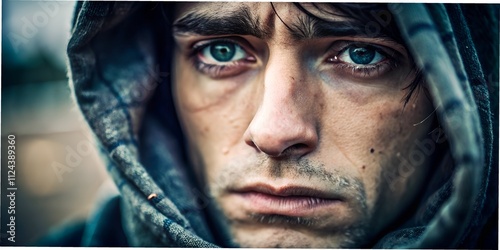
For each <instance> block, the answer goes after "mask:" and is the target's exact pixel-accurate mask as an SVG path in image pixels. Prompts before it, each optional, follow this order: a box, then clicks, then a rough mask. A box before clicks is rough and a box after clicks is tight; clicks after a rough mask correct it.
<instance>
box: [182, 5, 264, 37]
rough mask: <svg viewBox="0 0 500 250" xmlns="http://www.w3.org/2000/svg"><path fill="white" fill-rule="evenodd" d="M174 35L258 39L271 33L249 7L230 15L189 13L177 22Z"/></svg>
mask: <svg viewBox="0 0 500 250" xmlns="http://www.w3.org/2000/svg"><path fill="white" fill-rule="evenodd" d="M173 31H174V34H182V33H195V34H198V35H202V36H209V35H231V34H233V35H252V36H255V37H258V38H267V37H269V34H270V31H268V30H266V29H264V28H263V27H262V25H261V23H260V20H259V19H258V18H254V17H252V15H251V12H250V10H249V9H248V7H242V8H240V9H238V10H237V11H234V12H233V13H231V14H230V15H217V14H215V15H214V14H206V13H196V12H193V13H189V14H187V15H186V16H184V17H182V18H180V19H179V20H177V21H175V23H174V24H173Z"/></svg>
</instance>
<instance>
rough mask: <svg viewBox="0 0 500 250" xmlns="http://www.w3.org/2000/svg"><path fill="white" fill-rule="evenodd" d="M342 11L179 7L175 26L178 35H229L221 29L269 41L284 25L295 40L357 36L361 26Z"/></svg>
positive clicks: (286, 6) (307, 6)
mask: <svg viewBox="0 0 500 250" xmlns="http://www.w3.org/2000/svg"><path fill="white" fill-rule="evenodd" d="M341 8H342V6H337V5H332V4H323V3H314V4H312V3H300V4H294V3H263V2H257V3H255V2H253V3H243V2H229V3H220V2H215V3H214V2H202V3H200V2H198V3H180V4H177V5H176V8H175V15H174V17H175V22H174V23H175V24H174V26H175V27H176V30H177V31H178V33H183V32H187V33H190V32H191V31H195V32H194V33H197V34H201V35H222V34H226V33H228V31H225V30H224V29H231V30H240V31H243V30H244V31H243V32H242V33H245V34H251V35H255V36H257V37H260V38H266V37H267V38H270V37H272V36H273V35H274V33H276V31H277V30H276V29H277V27H278V26H281V28H283V25H284V26H285V27H286V28H287V29H288V31H289V32H290V33H291V35H292V37H293V38H295V39H297V40H302V39H308V38H314V37H324V36H331V35H352V34H353V33H359V29H362V26H363V25H362V23H360V22H359V20H356V18H352V17H351V16H348V15H346V14H345V13H346V12H345V11H343V12H342V11H339V10H340V9H341ZM276 20H278V21H276ZM282 24H283V25H282ZM202 27H203V28H202ZM204 28H207V29H205V30H204ZM209 31H210V32H209ZM218 32H221V34H217V33H218ZM238 34H239V33H238Z"/></svg>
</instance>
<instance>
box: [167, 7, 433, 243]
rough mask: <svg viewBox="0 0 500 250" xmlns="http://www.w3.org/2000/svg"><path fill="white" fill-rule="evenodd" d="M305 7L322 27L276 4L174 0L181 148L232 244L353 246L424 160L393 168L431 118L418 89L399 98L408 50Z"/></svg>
mask: <svg viewBox="0 0 500 250" xmlns="http://www.w3.org/2000/svg"><path fill="white" fill-rule="evenodd" d="M304 6H305V7H306V8H307V7H308V5H307V4H304ZM319 6H321V4H319ZM273 7H274V10H273ZM309 7H310V6H309ZM325 8H329V9H328V11H330V12H332V11H333V12H334V13H335V9H331V8H330V7H325ZM308 10H311V12H313V14H315V15H317V16H319V17H321V18H322V19H324V20H327V21H328V22H329V23H325V22H323V21H318V20H316V19H313V18H311V17H309V16H307V15H306V14H305V13H304V12H303V11H300V10H299V9H298V8H297V7H296V6H295V5H293V4H290V3H275V4H273V5H271V4H270V3H188V4H179V5H177V6H176V11H175V21H174V39H175V42H176V47H175V51H174V62H173V69H172V72H173V73H174V74H173V93H174V98H175V104H176V108H177V111H178V114H179V119H180V122H181V125H182V128H183V132H184V134H185V136H186V141H187V145H188V146H187V147H188V149H187V150H188V154H189V157H190V160H191V164H192V165H193V167H194V169H195V172H196V173H197V174H198V177H199V181H200V183H202V185H204V186H207V187H208V189H209V191H210V195H211V196H212V198H213V200H214V202H212V203H211V205H213V206H215V207H216V209H217V211H219V212H220V214H222V215H223V216H222V217H223V218H224V219H223V222H222V223H223V225H224V226H226V227H227V228H228V230H229V232H230V234H231V236H232V239H233V240H234V242H235V243H236V244H238V245H240V246H242V247H315V248H322V247H356V246H363V245H364V244H366V243H367V242H370V241H371V240H372V239H373V237H375V236H376V235H377V234H378V233H380V232H381V231H383V230H384V229H385V228H387V227H388V226H390V225H391V224H392V223H394V221H395V220H397V218H398V217H399V216H400V215H401V214H402V213H403V212H404V211H405V210H406V209H408V206H409V204H410V203H411V202H413V201H414V200H416V199H418V195H419V193H420V190H421V188H422V186H423V184H424V181H423V179H424V178H425V177H426V176H427V174H428V172H429V168H430V165H431V164H430V162H429V161H430V160H429V159H425V160H422V161H420V162H419V164H417V165H411V166H410V168H411V171H406V172H405V173H407V174H404V175H402V174H400V173H401V166H402V164H403V162H407V161H405V159H406V160H407V159H409V157H410V156H411V152H412V150H415V141H418V140H422V139H423V138H425V137H426V136H427V135H428V133H429V132H430V130H431V126H432V124H433V119H432V118H431V119H426V118H427V117H428V116H429V114H431V113H432V112H433V110H434V108H433V106H432V103H431V102H430V101H429V100H428V98H426V96H425V95H422V94H420V95H417V94H414V95H413V96H412V97H411V98H410V100H409V102H408V103H407V105H406V106H405V105H403V102H402V100H403V99H404V97H405V96H406V94H407V90H405V89H404V88H405V87H407V86H408V85H409V84H410V83H411V82H412V80H413V79H414V78H415V75H416V72H415V69H414V67H413V64H412V60H411V58H410V55H409V52H408V51H407V50H406V49H405V47H404V46H403V45H402V44H399V43H398V42H396V41H395V40H393V39H391V38H389V37H387V36H364V35H363V34H362V33H359V32H356V31H355V30H353V28H349V27H352V25H351V24H350V21H351V20H350V19H349V18H348V17H345V16H343V15H332V14H328V15H327V14H325V13H324V12H321V11H319V10H318V9H315V8H312V7H311V8H308ZM326 24H328V25H326ZM421 121H424V122H421ZM415 124H418V125H415ZM427 158H429V157H427ZM387 176H392V177H394V176H396V177H397V178H387Z"/></svg>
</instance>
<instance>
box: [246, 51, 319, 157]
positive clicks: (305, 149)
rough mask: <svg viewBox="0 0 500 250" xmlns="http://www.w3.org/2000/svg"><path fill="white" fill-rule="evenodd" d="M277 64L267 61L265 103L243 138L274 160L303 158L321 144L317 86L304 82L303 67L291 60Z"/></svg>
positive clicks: (283, 60)
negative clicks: (317, 117)
mask: <svg viewBox="0 0 500 250" xmlns="http://www.w3.org/2000/svg"><path fill="white" fill-rule="evenodd" d="M270 59H271V58H270ZM276 61H277V62H274V64H273V62H272V61H271V60H269V61H268V65H267V67H266V72H265V73H264V74H265V75H264V88H263V89H264V90H263V91H264V94H263V98H262V102H261V103H260V106H259V108H258V110H257V112H256V114H255V116H254V117H253V119H252V121H251V122H250V124H249V126H248V128H247V130H246V131H245V134H244V139H245V142H246V144H248V145H250V146H251V147H254V148H255V149H256V150H258V151H260V152H262V153H265V154H267V155H269V156H271V157H285V156H286V157H301V156H304V155H306V154H308V153H310V152H312V151H313V150H314V149H315V148H316V147H317V145H318V133H317V128H316V127H317V126H316V122H315V120H316V119H315V118H314V117H315V116H314V113H315V112H314V110H313V109H314V103H315V101H316V100H314V99H315V98H314V94H313V93H314V90H313V86H314V85H312V84H308V83H307V82H305V81H304V80H301V79H305V78H304V77H302V75H303V72H302V71H301V67H300V65H299V64H293V63H290V62H291V60H290V58H288V60H287V58H286V57H281V60H276ZM294 65H295V67H294ZM285 66H286V67H285Z"/></svg>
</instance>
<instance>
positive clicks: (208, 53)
mask: <svg viewBox="0 0 500 250" xmlns="http://www.w3.org/2000/svg"><path fill="white" fill-rule="evenodd" d="M200 55H201V56H202V57H203V58H204V59H206V61H208V62H206V63H209V64H215V63H226V62H231V61H238V60H241V59H244V58H245V57H246V52H245V51H244V50H243V48H241V46H239V45H237V44H234V43H231V42H214V43H212V44H209V45H208V46H206V47H205V48H203V49H202V50H201V51H200Z"/></svg>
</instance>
